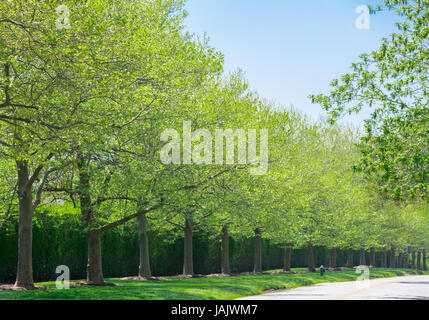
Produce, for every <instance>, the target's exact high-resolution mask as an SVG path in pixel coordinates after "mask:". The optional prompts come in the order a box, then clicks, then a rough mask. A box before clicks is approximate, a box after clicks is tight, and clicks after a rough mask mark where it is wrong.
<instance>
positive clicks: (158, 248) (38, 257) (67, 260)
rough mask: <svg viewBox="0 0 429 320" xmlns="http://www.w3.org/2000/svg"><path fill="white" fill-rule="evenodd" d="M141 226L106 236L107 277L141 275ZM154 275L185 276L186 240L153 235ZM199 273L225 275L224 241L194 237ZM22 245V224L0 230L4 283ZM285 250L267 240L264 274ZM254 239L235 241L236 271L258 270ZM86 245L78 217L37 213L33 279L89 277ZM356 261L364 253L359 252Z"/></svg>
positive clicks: (300, 262)
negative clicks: (60, 269)
mask: <svg viewBox="0 0 429 320" xmlns="http://www.w3.org/2000/svg"><path fill="white" fill-rule="evenodd" d="M137 233H138V230H137V226H136V223H134V222H133V223H129V224H126V225H123V226H121V227H118V228H116V229H113V230H109V231H107V232H105V233H104V234H103V235H102V250H103V273H104V276H105V277H106V278H109V277H124V276H132V275H136V274H137V272H138V264H139V250H138V240H137ZM148 238H149V243H150V257H151V267H152V272H153V274H154V275H155V276H169V275H176V274H181V273H182V264H183V239H178V240H176V241H174V242H171V241H170V242H166V241H164V239H163V238H162V237H161V235H159V234H156V233H153V232H149V234H148ZM193 243H194V248H193V249H194V251H193V255H194V270H195V273H197V274H210V273H219V272H220V259H221V258H220V241H218V240H213V239H210V238H209V237H208V236H206V235H205V234H203V233H199V232H196V233H195V234H194V241H193ZM17 245H18V223H17V221H16V219H15V220H11V221H9V222H8V223H7V224H6V226H5V227H3V229H2V230H0V282H13V281H14V280H15V275H16V264H17ZM283 250H284V249H283V247H282V246H279V245H277V244H273V243H271V242H270V241H269V240H266V239H263V252H262V254H263V268H264V270H269V269H277V268H281V267H282V265H283ZM253 252H254V240H253V239H251V238H250V239H234V238H231V240H230V254H231V271H232V272H248V271H252V270H253ZM314 255H315V263H316V266H318V265H320V264H324V265H325V266H327V265H328V259H329V258H328V257H329V250H328V249H326V248H323V247H316V248H315V250H314ZM86 259H87V245H86V240H85V237H84V235H83V233H82V227H81V223H80V220H79V216H78V215H76V214H64V215H58V216H55V215H52V214H46V212H40V211H38V212H36V214H35V219H34V222H33V272H34V280H35V281H37V282H39V281H50V280H55V279H56V277H57V275H56V274H55V269H56V267H57V266H58V265H67V266H68V267H69V268H70V273H71V278H72V279H84V278H85V277H86ZM355 259H356V260H355V261H356V262H357V261H358V260H357V259H359V253H358V252H355ZM337 261H338V265H339V266H344V264H345V262H346V252H345V251H343V250H338V252H337ZM306 264H307V250H306V249H305V248H303V249H297V250H294V251H293V255H292V267H305V266H306Z"/></svg>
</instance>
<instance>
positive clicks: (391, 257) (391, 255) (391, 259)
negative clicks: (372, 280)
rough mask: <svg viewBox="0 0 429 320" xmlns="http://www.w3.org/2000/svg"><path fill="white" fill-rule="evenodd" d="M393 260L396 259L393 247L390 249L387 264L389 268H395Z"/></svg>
mask: <svg viewBox="0 0 429 320" xmlns="http://www.w3.org/2000/svg"><path fill="white" fill-rule="evenodd" d="M395 260H396V256H395V248H392V249H391V250H390V265H389V268H395Z"/></svg>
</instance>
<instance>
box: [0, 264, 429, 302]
mask: <svg viewBox="0 0 429 320" xmlns="http://www.w3.org/2000/svg"><path fill="white" fill-rule="evenodd" d="M293 271H299V272H300V273H297V274H263V275H243V276H231V277H204V278H175V277H165V279H166V280H164V281H135V280H119V279H115V278H112V279H106V281H109V282H114V283H117V284H119V286H117V287H93V286H71V287H70V289H68V290H66V289H63V290H60V289H57V288H56V286H55V282H43V283H38V285H42V286H47V287H49V288H50V290H32V291H6V290H3V291H0V299H2V300H5V299H22V300H37V299H43V300H44V299H48V300H57V299H59V300H76V299H78V300H136V299H137V300H231V299H236V298H240V297H245V296H251V295H258V294H262V293H264V292H266V291H271V290H281V289H291V288H296V287H300V286H305V285H311V284H316V283H321V282H339V281H353V280H356V279H357V277H358V276H359V274H357V273H356V272H355V270H352V269H346V270H344V271H327V272H326V273H325V275H324V276H323V277H321V276H320V275H319V273H308V272H302V269H295V270H293ZM420 273H421V272H420ZM415 274H418V272H417V271H416V270H411V269H381V268H377V269H371V272H370V276H371V278H386V277H395V276H405V275H415ZM424 274H426V275H429V272H425V273H424Z"/></svg>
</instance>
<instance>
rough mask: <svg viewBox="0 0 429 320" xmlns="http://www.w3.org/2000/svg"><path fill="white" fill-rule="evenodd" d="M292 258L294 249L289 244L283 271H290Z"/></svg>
mask: <svg viewBox="0 0 429 320" xmlns="http://www.w3.org/2000/svg"><path fill="white" fill-rule="evenodd" d="M291 258H292V248H291V246H290V245H289V244H286V245H285V255H284V259H283V271H290V265H291Z"/></svg>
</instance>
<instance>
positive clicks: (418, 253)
mask: <svg viewBox="0 0 429 320" xmlns="http://www.w3.org/2000/svg"><path fill="white" fill-rule="evenodd" d="M421 260H422V252H421V251H420V250H419V251H417V270H422V265H421Z"/></svg>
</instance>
